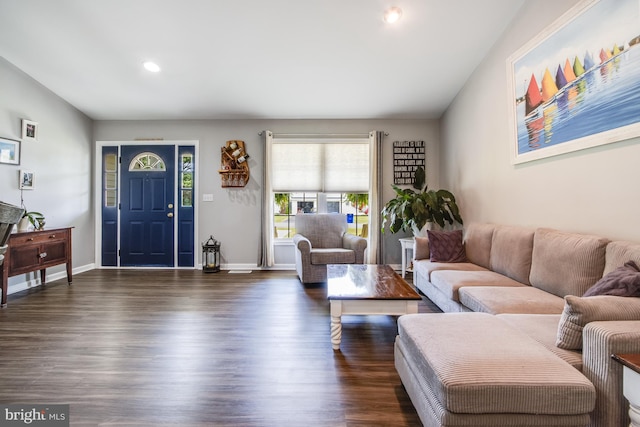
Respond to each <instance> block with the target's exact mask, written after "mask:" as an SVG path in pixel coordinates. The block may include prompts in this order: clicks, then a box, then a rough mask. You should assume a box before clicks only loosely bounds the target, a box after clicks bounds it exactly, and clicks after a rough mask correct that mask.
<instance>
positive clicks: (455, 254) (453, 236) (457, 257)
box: [427, 230, 467, 262]
mask: <svg viewBox="0 0 640 427" xmlns="http://www.w3.org/2000/svg"><path fill="white" fill-rule="evenodd" d="M427 237H428V239H429V253H430V258H429V259H430V260H431V261H433V262H465V261H466V260H467V256H466V255H465V253H464V246H463V245H462V230H453V231H436V230H427Z"/></svg>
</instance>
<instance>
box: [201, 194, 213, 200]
mask: <svg viewBox="0 0 640 427" xmlns="http://www.w3.org/2000/svg"><path fill="white" fill-rule="evenodd" d="M202 201H203V202H213V194H203V195H202Z"/></svg>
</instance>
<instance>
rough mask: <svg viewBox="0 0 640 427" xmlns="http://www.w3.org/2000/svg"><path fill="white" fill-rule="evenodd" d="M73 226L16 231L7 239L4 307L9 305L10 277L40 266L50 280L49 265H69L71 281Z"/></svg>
mask: <svg viewBox="0 0 640 427" xmlns="http://www.w3.org/2000/svg"><path fill="white" fill-rule="evenodd" d="M71 228H72V227H67V228H57V229H54V230H42V231H30V232H26V233H13V234H11V235H10V236H9V240H8V242H7V244H8V248H7V253H6V254H5V256H4V262H3V263H2V265H0V269H1V270H2V307H6V306H7V289H8V286H9V277H11V276H16V275H18V274H25V273H31V272H32V271H37V270H40V281H41V283H42V284H43V285H44V284H45V282H46V269H47V267H53V266H55V265H59V264H66V265H67V281H68V282H69V284H71V281H72V274H71Z"/></svg>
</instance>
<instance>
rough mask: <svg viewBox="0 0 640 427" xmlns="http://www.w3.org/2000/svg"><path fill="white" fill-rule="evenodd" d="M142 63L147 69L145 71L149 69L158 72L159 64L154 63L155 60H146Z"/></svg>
mask: <svg viewBox="0 0 640 427" xmlns="http://www.w3.org/2000/svg"><path fill="white" fill-rule="evenodd" d="M142 65H143V66H144V68H146V69H147V71H151V72H152V73H158V72H160V66H159V65H158V64H156V63H155V62H152V61H147V62H145V63H144V64H142Z"/></svg>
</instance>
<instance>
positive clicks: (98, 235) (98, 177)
mask: <svg viewBox="0 0 640 427" xmlns="http://www.w3.org/2000/svg"><path fill="white" fill-rule="evenodd" d="M123 145H172V146H174V147H176V148H177V147H178V146H181V145H192V146H193V147H194V156H195V159H196V164H197V165H199V163H200V141H199V140H170V141H156V140H138V141H130V140H129V141H96V145H95V147H96V149H95V156H94V179H93V202H94V203H93V209H94V241H95V247H94V253H95V257H94V262H95V265H96V267H97V268H105V269H109V268H122V269H126V268H156V269H157V268H159V267H121V266H120V265H118V266H117V267H104V266H102V226H101V224H102V172H103V171H102V148H103V147H118V154H120V147H121V146H123ZM178 157H179V156H176V159H175V162H176V164H177V162H178V161H179V158H178ZM121 167H122V165H121V164H118V179H120V178H119V177H120V168H121ZM175 175H176V176H175V182H174V186H173V187H174V191H175V192H176V199H175V200H178V198H177V180H178V176H179V171H177V170H176V174H175ZM199 182H200V167H199V166H196V168H195V174H194V190H195V191H194V194H193V204H194V211H193V222H194V226H193V246H194V247H193V257H194V259H193V267H178V266H177V264H178V263H177V262H175V263H174V264H175V266H174V267H164V268H167V269H172V270H175V269H197V268H198V266H199V265H200V258H199V256H200V247H199V246H198V239H197V238H196V237H197V236H198V235H199V234H198V232H199V230H198V228H199V220H198V218H199V204H198V200H199V197H198V195H199V188H200V187H199ZM118 203H120V192H119V191H118ZM173 233H174V248H173V251H174V259H175V260H176V261H177V259H178V258H177V256H178V253H177V252H178V239H177V237H178V236H177V234H178V227H174V231H173ZM118 236H120V223H119V222H118ZM118 264H120V263H119V261H118Z"/></svg>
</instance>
